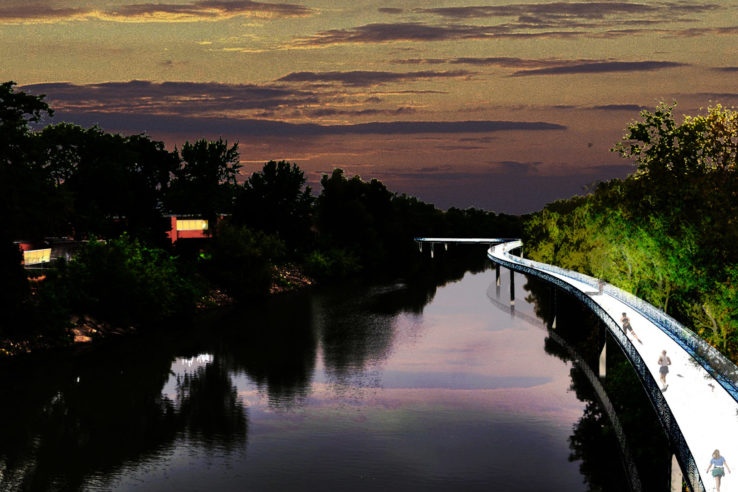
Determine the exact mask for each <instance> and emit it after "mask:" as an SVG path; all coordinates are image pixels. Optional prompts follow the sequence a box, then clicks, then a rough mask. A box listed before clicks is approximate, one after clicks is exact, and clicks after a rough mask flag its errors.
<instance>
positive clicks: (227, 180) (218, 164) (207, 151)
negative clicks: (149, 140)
mask: <svg viewBox="0 0 738 492" xmlns="http://www.w3.org/2000/svg"><path fill="white" fill-rule="evenodd" d="M180 155H181V163H180V165H179V167H178V168H177V169H175V170H174V173H173V174H174V179H173V181H172V183H171V185H172V186H171V190H170V192H169V195H168V197H167V208H168V209H169V211H170V212H172V213H178V214H188V213H190V214H200V215H202V216H203V217H204V218H205V219H207V220H208V221H210V223H211V224H215V221H216V218H217V217H218V214H221V213H230V211H231V209H232V208H233V197H234V187H235V186H236V177H237V176H238V170H239V169H240V168H241V164H240V163H239V155H238V144H233V145H232V146H230V147H229V146H228V142H227V141H224V140H222V139H218V140H217V141H211V142H209V141H207V140H205V139H201V140H198V141H196V142H195V143H189V142H185V144H184V145H183V146H182V151H181V153H180ZM213 230H214V229H213V228H211V231H213Z"/></svg>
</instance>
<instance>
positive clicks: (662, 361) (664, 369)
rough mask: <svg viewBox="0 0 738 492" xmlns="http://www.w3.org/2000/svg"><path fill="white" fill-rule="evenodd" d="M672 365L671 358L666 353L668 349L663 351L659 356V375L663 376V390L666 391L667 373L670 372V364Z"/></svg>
mask: <svg viewBox="0 0 738 492" xmlns="http://www.w3.org/2000/svg"><path fill="white" fill-rule="evenodd" d="M670 365H671V359H670V358H669V356H668V355H666V350H662V351H661V356H660V357H659V377H661V391H666V388H667V387H668V385H667V384H666V375H667V374H669V366H670Z"/></svg>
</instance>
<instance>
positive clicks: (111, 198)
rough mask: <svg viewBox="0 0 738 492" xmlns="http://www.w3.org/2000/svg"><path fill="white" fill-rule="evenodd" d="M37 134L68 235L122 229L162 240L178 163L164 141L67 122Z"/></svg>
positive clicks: (104, 233) (103, 233) (105, 233)
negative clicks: (165, 206)
mask: <svg viewBox="0 0 738 492" xmlns="http://www.w3.org/2000/svg"><path fill="white" fill-rule="evenodd" d="M39 138H40V140H41V142H42V145H43V146H42V149H43V152H44V160H43V165H44V167H45V169H46V170H47V173H48V175H49V176H50V177H51V179H52V180H53V181H54V183H55V185H56V188H57V191H58V193H60V194H61V195H62V197H63V198H64V200H63V202H64V203H65V204H66V207H65V212H66V218H67V224H68V229H67V230H66V231H65V232H66V233H67V234H69V233H73V234H74V235H75V236H76V237H77V238H83V237H88V236H90V235H98V236H104V237H111V236H115V235H118V234H120V233H121V232H123V231H126V232H128V233H129V234H131V235H133V236H136V237H140V238H144V239H146V240H149V241H153V242H155V241H160V240H162V239H163V237H164V232H165V230H166V227H167V224H166V223H165V221H164V220H163V219H162V212H163V209H162V204H163V200H164V199H165V196H166V193H167V191H168V189H169V182H170V176H171V173H172V172H173V171H174V170H176V168H177V165H178V158H177V156H176V154H175V153H173V152H169V151H167V150H166V149H165V148H164V144H163V143H161V142H157V141H153V140H151V139H150V138H148V137H146V136H144V135H133V136H129V137H124V136H122V135H113V134H108V133H105V132H103V131H102V130H101V129H99V128H97V127H93V128H89V129H84V128H81V127H79V126H76V125H72V124H69V123H61V124H58V125H52V126H48V127H46V128H45V129H44V130H43V131H42V132H41V133H40V135H39Z"/></svg>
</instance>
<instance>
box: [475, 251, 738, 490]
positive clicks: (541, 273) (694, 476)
mask: <svg viewBox="0 0 738 492" xmlns="http://www.w3.org/2000/svg"><path fill="white" fill-rule="evenodd" d="M522 244H523V243H522V241H519V240H517V241H511V242H507V243H504V244H502V245H498V246H497V247H499V246H501V247H502V251H501V255H499V256H498V255H497V252H496V251H495V247H491V248H490V249H489V250H488V251H487V256H488V257H489V258H490V259H491V260H492V261H494V262H496V263H499V264H501V265H503V266H505V267H506V268H510V269H513V270H517V271H521V272H523V273H528V274H530V275H533V276H536V277H539V278H542V279H544V280H546V281H548V282H550V283H553V284H555V285H558V286H559V287H561V288H562V289H564V290H566V291H567V292H570V293H571V294H573V295H575V296H576V297H577V298H578V299H579V300H581V301H582V302H583V303H584V304H585V305H586V306H587V307H589V308H590V309H591V310H592V311H594V313H595V314H597V316H599V318H600V319H602V321H603V322H604V323H605V325H607V327H608V328H609V330H610V333H611V334H612V336H613V337H614V339H615V340H616V341H617V342H618V344H619V345H620V347H621V348H622V349H623V352H624V354H625V356H626V357H627V358H628V360H629V361H630V363H631V365H632V367H633V369H634V370H635V372H636V374H637V375H638V378H639V379H640V381H641V384H642V385H643V388H644V389H645V391H646V393H647V395H648V397H649V400H650V401H651V404H652V405H653V407H654V410H655V411H656V415H657V416H658V418H659V421H660V422H661V426H662V428H663V429H664V432H665V433H666V436H667V437H668V438H669V442H670V444H671V448H672V451H673V452H674V456H675V457H676V460H677V462H678V463H679V466H680V468H681V469H682V472H683V475H684V478H685V480H686V481H687V484H688V485H689V488H690V490H696V491H701V492H702V491H705V490H706V489H705V486H704V483H703V482H702V477H701V475H700V472H699V468H698V466H697V463H696V462H695V459H694V456H693V454H692V451H691V449H690V448H689V445H688V444H687V441H686V439H685V437H684V434H683V432H682V430H681V428H680V427H679V424H678V422H677V420H676V417H675V416H674V414H673V412H672V411H671V408H670V407H669V405H668V403H667V402H666V399H665V398H664V395H663V393H662V391H661V389H660V388H659V386H658V384H657V383H656V380H655V379H654V378H653V377H652V376H651V372H650V369H649V368H648V366H647V365H646V362H645V361H644V360H643V358H642V357H641V356H640V354H639V353H638V351H637V350H636V349H635V347H634V346H633V344H632V343H631V341H630V340H629V339H628V338H627V336H626V335H625V332H624V330H622V329H620V326H619V325H618V324H617V322H616V321H615V320H614V319H613V318H612V317H611V316H610V315H609V314H608V313H607V312H606V311H605V310H604V309H603V308H602V307H601V306H600V305H599V304H598V303H596V302H595V301H594V300H593V299H592V298H591V297H590V296H589V295H587V294H586V293H584V292H582V291H581V290H579V289H577V288H575V287H574V286H572V285H571V284H569V283H567V282H566V281H564V280H562V279H561V278H559V277H558V276H555V275H560V276H561V277H566V278H570V279H572V280H576V281H579V282H582V283H585V284H586V285H589V286H591V287H592V288H593V289H595V290H597V289H598V287H599V285H598V281H597V279H595V278H593V277H590V276H588V275H583V274H581V273H578V272H573V271H570V270H566V269H563V268H560V267H556V266H553V265H549V264H547V263H540V262H537V261H532V260H527V259H524V258H521V257H518V256H513V255H511V254H510V253H509V252H510V251H512V250H514V249H518V248H520V247H522ZM606 288H607V293H608V294H609V295H613V296H614V297H616V298H618V299H619V300H621V301H623V302H625V303H626V304H628V305H629V306H631V307H632V308H633V309H638V310H639V311H640V309H639V308H638V307H637V306H639V305H644V307H645V308H646V309H647V311H645V312H642V313H643V314H644V315H646V317H648V318H649V320H650V321H651V322H653V323H654V324H655V325H656V326H658V327H659V328H661V329H662V330H663V331H664V332H665V333H667V334H668V335H669V336H670V337H671V338H674V336H676V334H675V332H674V331H672V330H670V329H665V328H664V326H663V325H662V324H661V323H659V322H657V321H655V319H656V320H658V319H664V320H666V321H667V322H668V323H669V324H672V323H673V324H677V325H679V323H678V322H677V321H674V320H673V318H671V317H669V316H667V315H666V314H665V313H662V315H663V316H662V317H659V316H657V314H658V313H656V311H658V310H657V309H656V308H655V307H654V306H652V305H651V304H649V303H647V302H645V301H643V300H640V299H638V298H637V297H635V296H633V295H632V294H629V293H627V292H624V291H622V290H621V289H618V288H617V287H614V286H611V285H607V286H606ZM603 290H604V289H603ZM621 296H622V297H621ZM634 299H635V300H639V301H640V303H636V302H633V300H634ZM654 318H655V319H654ZM679 326H681V327H682V330H684V331H686V332H688V333H691V331H689V330H688V329H687V328H685V327H683V326H682V325H679ZM672 328H673V327H672ZM677 333H679V332H677ZM686 336H689V335H688V334H687V335H686ZM691 337H694V338H696V335H694V334H693V333H691ZM691 337H690V338H691ZM675 341H677V340H676V339H675ZM677 343H679V342H678V341H677ZM679 345H680V346H682V347H683V348H685V350H686V351H687V352H688V353H690V354H693V351H690V350H689V349H688V348H687V347H689V346H690V345H689V344H687V343H686V342H685V343H684V344H682V343H679ZM685 345H686V346H687V347H685ZM713 350H714V349H713ZM715 352H717V350H715ZM717 355H718V356H719V357H720V358H723V359H725V356H723V355H722V354H720V353H719V352H717ZM695 359H696V360H698V361H700V363H701V364H702V365H703V366H705V363H706V361H705V360H702V359H697V358H695ZM725 361H726V362H727V363H728V364H732V365H733V367H735V365H734V364H733V363H732V362H731V361H729V360H727V359H725ZM708 366H709V364H708ZM705 369H706V370H708V368H707V367H705ZM715 371H716V369H715V368H710V369H709V370H708V372H709V373H710V374H713V373H714V372H715ZM726 380H727V379H726ZM726 391H727V388H726ZM728 392H729V394H730V395H731V396H733V398H735V396H734V395H735V394H734V393H732V392H730V391H728Z"/></svg>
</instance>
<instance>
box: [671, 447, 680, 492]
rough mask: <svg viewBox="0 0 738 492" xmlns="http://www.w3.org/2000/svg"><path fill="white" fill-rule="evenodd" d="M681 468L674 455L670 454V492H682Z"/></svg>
mask: <svg viewBox="0 0 738 492" xmlns="http://www.w3.org/2000/svg"><path fill="white" fill-rule="evenodd" d="M682 480H683V476H682V469H681V467H680V466H679V462H678V461H677V459H676V456H675V455H673V454H672V455H671V488H670V489H669V490H670V491H671V492H682Z"/></svg>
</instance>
